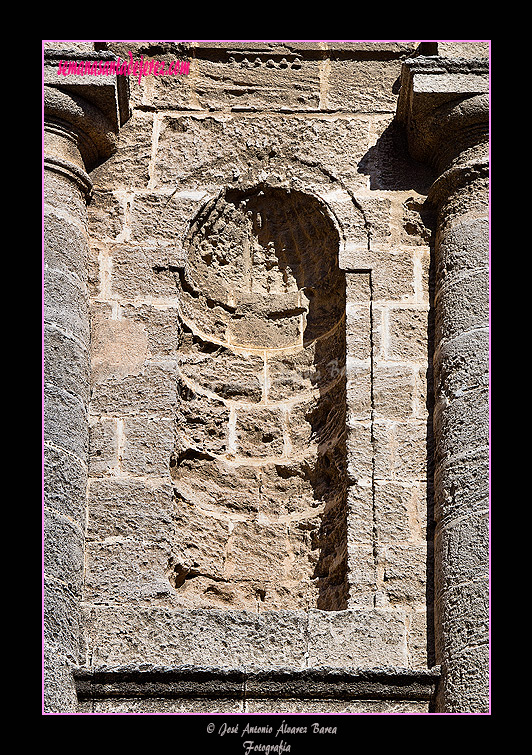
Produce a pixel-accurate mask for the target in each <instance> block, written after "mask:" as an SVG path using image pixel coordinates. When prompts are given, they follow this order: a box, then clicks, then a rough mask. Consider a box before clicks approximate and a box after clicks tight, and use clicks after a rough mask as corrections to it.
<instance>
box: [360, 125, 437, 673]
mask: <svg viewBox="0 0 532 755" xmlns="http://www.w3.org/2000/svg"><path fill="white" fill-rule="evenodd" d="M358 172H359V173H362V174H363V175H367V176H369V186H370V189H373V190H385V191H412V192H415V193H416V194H419V195H420V196H419V197H413V198H412V199H411V200H409V204H410V206H411V207H412V208H413V210H414V213H413V217H414V216H415V215H416V214H418V220H417V221H413V223H412V225H411V227H409V226H408V224H405V231H406V233H409V234H412V236H416V237H418V238H419V239H421V241H422V243H426V244H427V245H428V246H429V247H430V267H429V274H428V287H429V302H430V308H429V313H428V320H427V347H428V359H427V372H426V397H427V398H426V410H427V423H426V459H427V462H426V477H427V498H426V517H427V532H426V540H427V561H426V565H425V577H426V594H425V597H426V606H427V646H426V652H427V663H428V666H429V667H430V666H432V665H434V663H435V645H434V642H435V637H434V463H433V459H434V436H433V410H434V384H433V367H432V362H433V356H434V229H435V226H436V218H435V215H434V209H433V208H432V207H431V206H430V205H429V204H428V202H427V201H426V200H425V199H424V197H426V196H427V194H428V191H429V189H430V187H431V186H432V184H433V182H434V180H435V178H436V176H435V174H434V172H433V170H432V169H431V168H430V167H429V166H428V165H426V164H424V163H419V162H416V161H415V160H413V159H412V157H411V156H410V154H409V151H408V145H407V139H406V133H405V130H404V127H403V126H401V125H400V124H399V123H397V121H395V120H394V121H392V123H391V124H390V125H389V126H388V127H387V128H386V129H385V130H384V131H383V133H382V134H381V136H380V137H379V138H378V139H377V141H376V143H375V145H374V146H373V147H371V148H370V149H369V150H368V151H367V152H366V154H365V155H364V156H363V158H362V159H361V160H360V163H359V166H358Z"/></svg>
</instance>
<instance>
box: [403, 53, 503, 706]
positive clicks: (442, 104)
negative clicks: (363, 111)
mask: <svg viewBox="0 0 532 755" xmlns="http://www.w3.org/2000/svg"><path fill="white" fill-rule="evenodd" d="M398 119H399V120H400V121H401V122H402V123H403V124H404V125H405V127H406V132H407V136H408V144H409V149H410V153H411V155H412V157H413V158H415V159H416V160H419V161H424V162H428V163H430V164H431V166H432V167H433V168H434V171H435V175H436V176H437V178H436V180H435V182H434V184H433V185H432V187H431V190H430V192H429V196H428V201H429V202H430V203H431V204H432V205H433V206H434V208H435V209H436V213H437V226H436V231H435V241H434V255H435V259H434V318H435V334H434V358H433V365H434V390H435V399H434V400H435V404H434V439H435V453H434V496H435V500H434V511H435V526H436V528H435V621H436V626H435V635H436V653H437V663H439V664H441V667H442V680H441V682H440V686H439V691H438V701H437V711H439V712H449V713H458V712H460V713H480V712H487V711H489V676H488V673H489V645H488V638H489V635H488V632H489V624H488V622H489V562H488V559H489V502H488V485H489V468H488V443H489V439H488V430H489V403H488V371H489V335H488V326H489V311H488V302H489V268H488V264H489V257H488V254H489V218H488V209H489V208H488V202H489V197H488V123H489V98H488V70H487V61H486V60H462V59H442V58H438V57H434V58H417V59H415V60H409V61H407V62H406V63H405V65H404V69H403V76H402V86H401V92H400V97H399V103H398Z"/></svg>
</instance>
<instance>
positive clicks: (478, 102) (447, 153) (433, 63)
mask: <svg viewBox="0 0 532 755" xmlns="http://www.w3.org/2000/svg"><path fill="white" fill-rule="evenodd" d="M397 121H398V122H399V123H400V124H402V125H403V127H404V128H405V130H406V135H407V140H408V147H409V151H410V154H411V156H412V157H413V158H414V159H415V160H418V161H419V162H425V163H428V164H429V165H431V167H433V168H434V169H435V170H436V172H437V173H442V172H443V171H444V170H446V169H447V168H448V167H449V166H450V165H451V164H452V163H453V162H454V161H456V158H457V156H458V155H459V154H460V152H462V151H463V150H466V149H467V150H470V149H471V148H472V147H474V146H475V145H476V144H482V143H485V142H486V141H487V138H488V125H489V66H488V61H487V60H485V59H483V58H474V59H462V58H440V57H437V56H434V57H423V56H420V57H417V58H411V59H409V60H406V61H405V62H404V64H403V66H402V71H401V89H400V92H399V99H398V103H397Z"/></svg>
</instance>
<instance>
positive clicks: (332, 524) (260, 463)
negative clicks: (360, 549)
mask: <svg viewBox="0 0 532 755" xmlns="http://www.w3.org/2000/svg"><path fill="white" fill-rule="evenodd" d="M338 248H339V235H338V231H337V229H336V226H335V224H334V223H333V221H332V219H331V218H330V216H329V214H328V212H327V210H326V208H325V206H324V205H323V204H322V203H321V202H320V201H319V200H318V199H316V198H315V197H313V196H310V195H307V194H304V193H302V192H299V191H294V190H290V191H289V190H287V189H282V188H274V187H268V186H264V185H261V186H257V187H255V188H253V189H250V190H248V191H240V190H234V189H231V190H226V191H225V192H223V193H222V194H221V195H220V196H218V197H217V198H216V199H213V200H212V201H211V202H209V203H208V204H207V205H206V206H205V207H203V208H202V210H201V211H200V212H199V214H198V215H197V216H196V217H195V219H194V221H193V222H192V223H191V226H190V229H189V232H188V234H187V237H186V239H185V253H186V264H185V266H184V268H183V269H182V270H180V272H179V274H178V275H176V283H177V286H178V295H179V302H180V326H181V327H180V332H181V341H180V344H179V359H178V368H177V384H178V409H177V415H176V424H177V427H176V437H177V439H178V440H177V444H176V448H175V451H174V453H173V454H172V457H171V459H170V471H171V475H172V479H173V486H174V502H175V511H174V522H175V542H174V548H173V553H172V557H171V559H170V562H169V564H168V576H169V580H170V582H171V584H172V585H173V587H174V588H175V592H176V600H177V601H178V603H179V604H180V605H183V606H186V607H218V608H219V607H224V606H225V607H227V608H242V609H253V610H256V609H257V608H259V609H261V610H268V609H270V610H273V609H284V608H289V609H296V608H299V609H305V608H309V607H318V608H321V609H323V610H340V609H342V608H345V607H346V605H347V579H346V568H347V533H346V458H345V457H346V453H345V414H346V386H345V276H344V274H343V272H342V271H341V270H339V268H338Z"/></svg>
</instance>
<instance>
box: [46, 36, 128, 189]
mask: <svg viewBox="0 0 532 755" xmlns="http://www.w3.org/2000/svg"><path fill="white" fill-rule="evenodd" d="M98 60H116V56H115V55H114V54H112V53H109V52H108V51H100V52H94V51H85V52H81V53H80V52H79V51H74V50H51V49H48V50H45V52H44V65H43V83H44V88H43V112H44V131H45V148H44V164H45V167H47V168H48V169H51V170H54V171H56V172H61V173H64V174H66V175H68V176H69V177H70V178H72V179H73V180H75V181H76V182H77V184H78V185H79V187H80V188H81V189H82V191H83V192H84V193H86V194H87V193H90V189H91V182H90V179H89V176H88V173H90V171H92V170H94V168H96V167H97V166H98V165H100V163H102V162H104V161H105V160H107V159H108V158H109V157H110V156H111V155H112V154H113V153H114V152H115V150H116V140H117V135H118V132H119V130H120V127H121V126H122V125H123V123H125V121H126V120H127V119H128V118H129V116H130V110H129V81H128V77H127V76H124V75H117V74H116V73H112V74H104V75H91V74H88V73H87V74H76V73H70V74H67V75H66V76H64V75H63V74H62V73H58V72H59V64H60V61H63V66H62V68H63V67H64V65H65V64H66V66H67V70H68V65H69V63H81V62H83V63H84V62H85V61H91V62H95V61H98Z"/></svg>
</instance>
